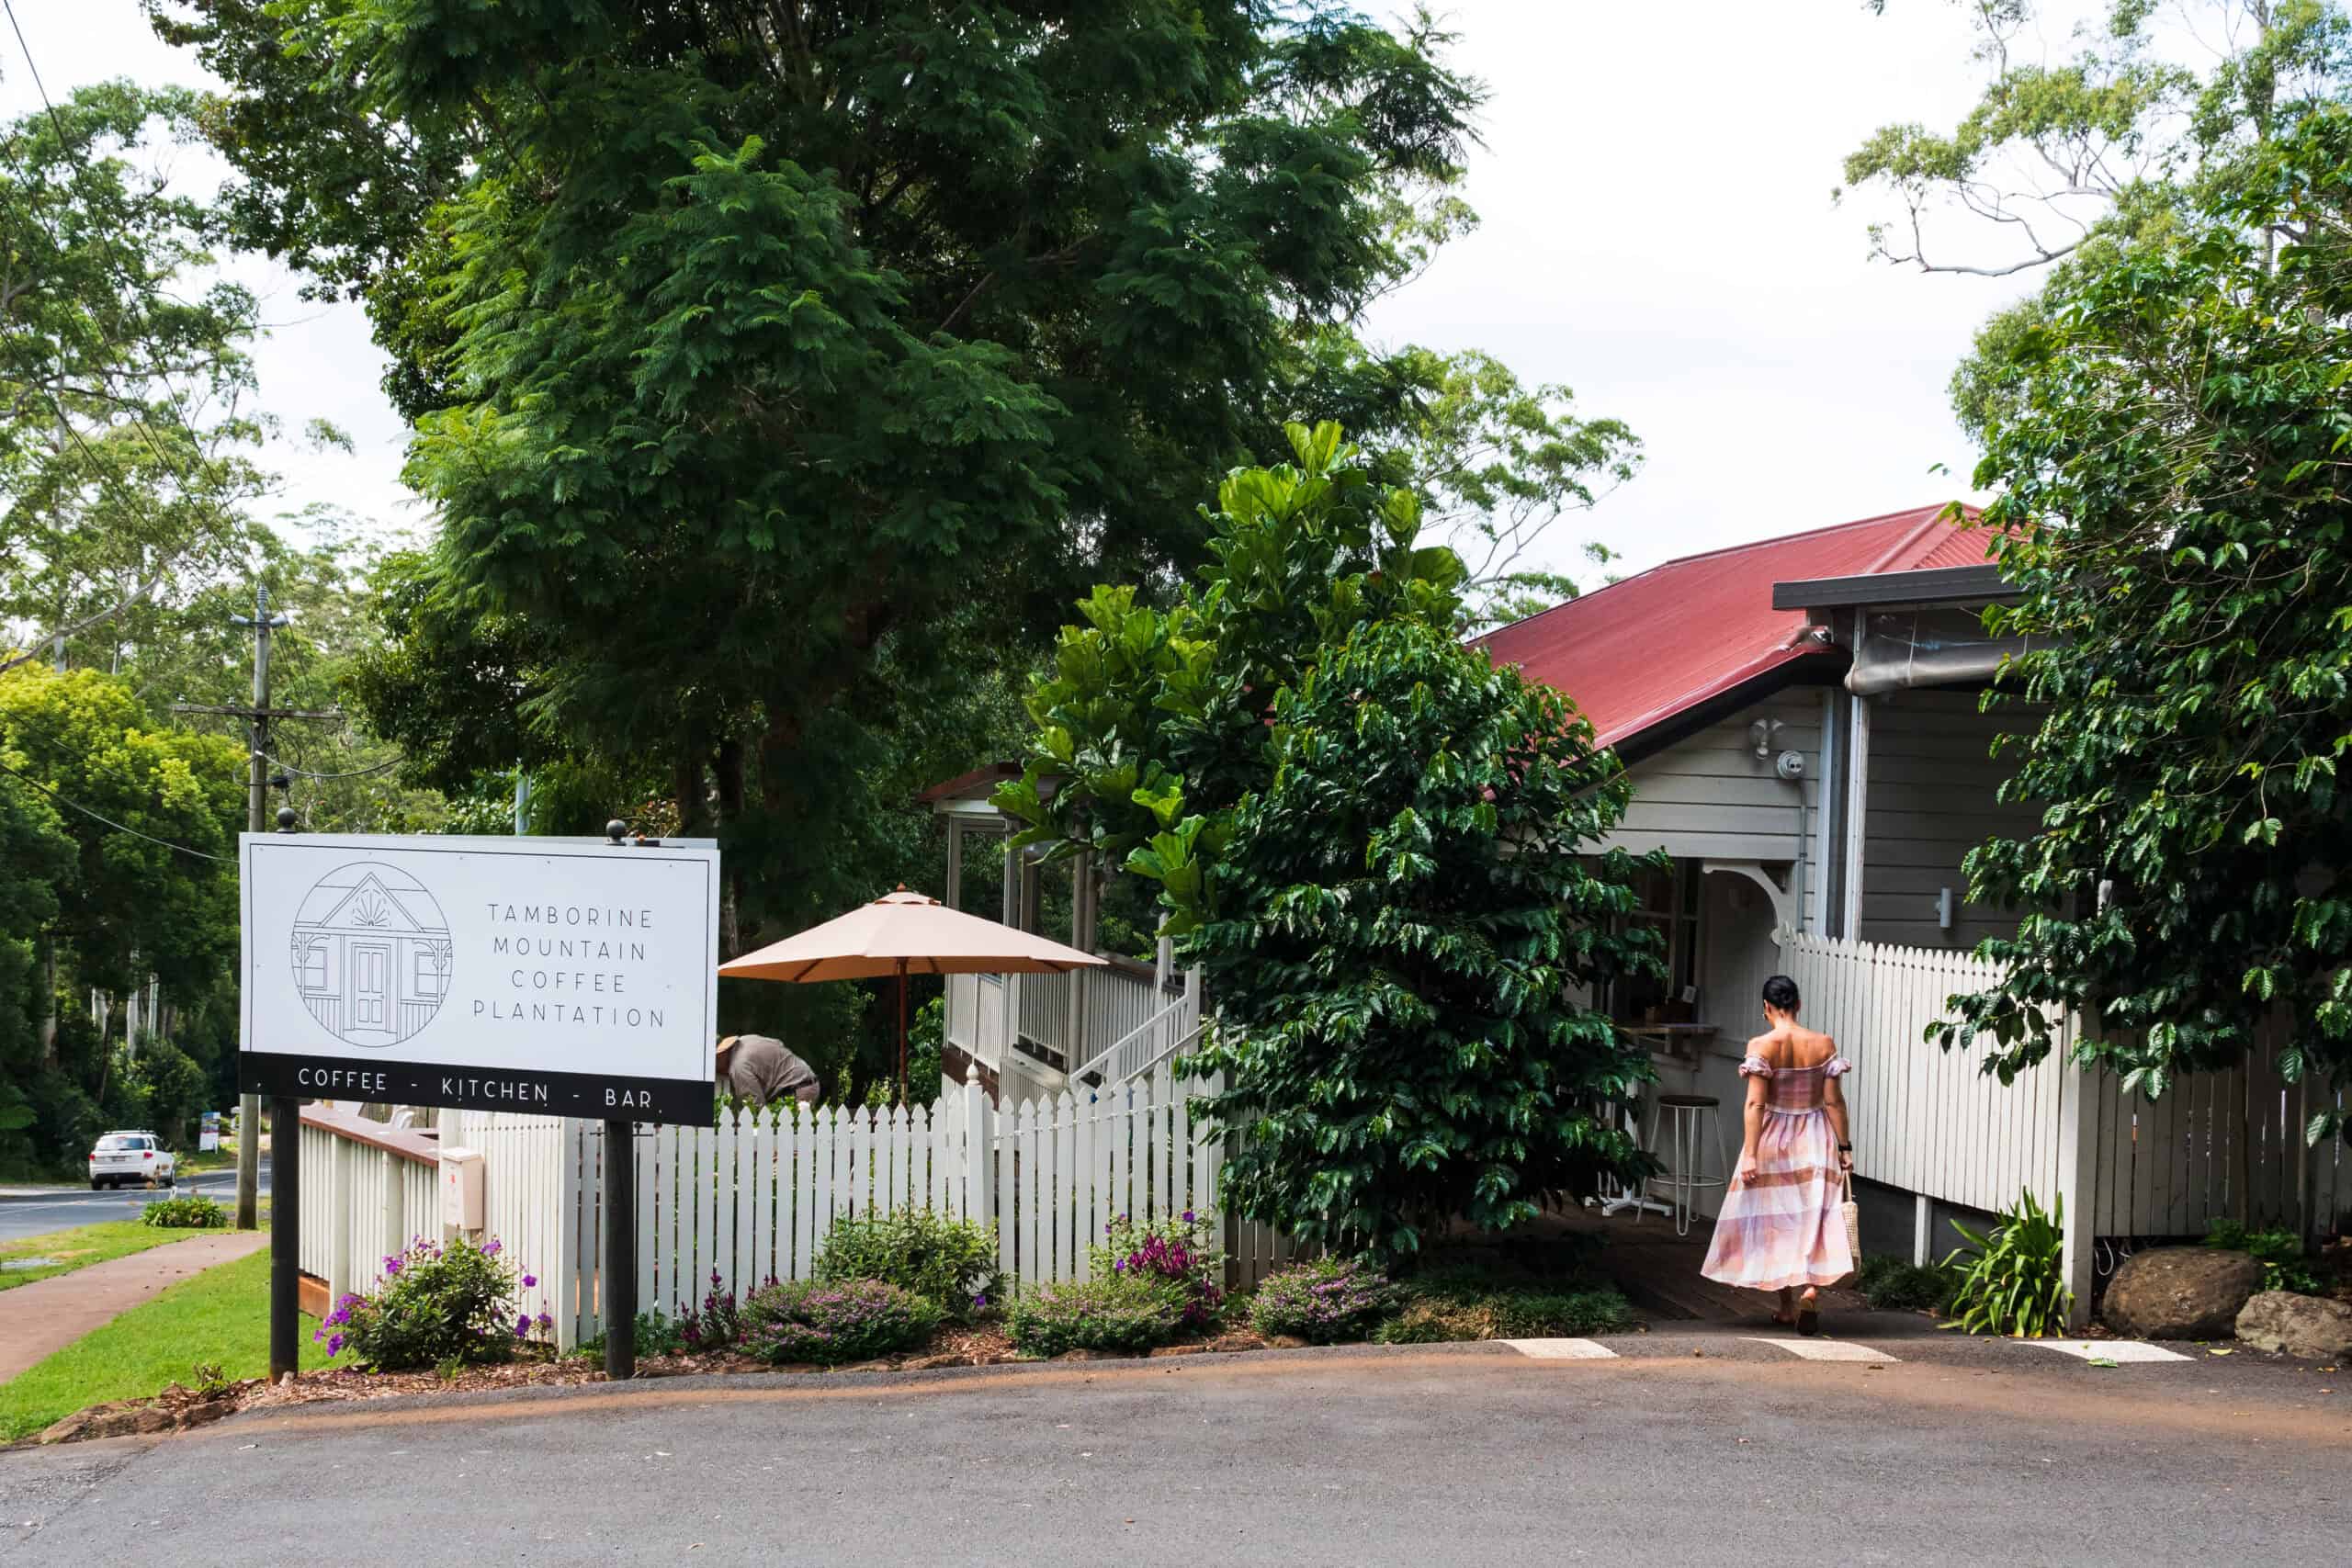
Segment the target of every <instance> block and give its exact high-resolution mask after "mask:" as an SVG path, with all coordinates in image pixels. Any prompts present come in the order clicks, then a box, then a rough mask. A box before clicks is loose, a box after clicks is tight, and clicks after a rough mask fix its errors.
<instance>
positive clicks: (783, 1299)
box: [742, 1280, 944, 1367]
mask: <svg viewBox="0 0 2352 1568" xmlns="http://www.w3.org/2000/svg"><path fill="white" fill-rule="evenodd" d="M943 1315H944V1314H943V1312H942V1309H941V1307H940V1305H939V1303H937V1302H935V1301H933V1299H932V1298H931V1297H929V1296H926V1295H923V1294H922V1293H920V1292H915V1291H910V1290H907V1289H905V1288H903V1287H902V1286H899V1285H894V1284H891V1283H890V1282H889V1281H888V1280H787V1281H786V1282H784V1283H781V1284H775V1285H763V1286H762V1287H761V1288H760V1289H758V1290H756V1291H753V1292H752V1293H751V1294H750V1295H749V1296H746V1297H745V1298H744V1299H743V1307H742V1321H743V1349H744V1351H745V1353H746V1354H749V1355H753V1356H758V1357H760V1358H762V1359H764V1360H769V1361H774V1362H776V1363H777V1364H779V1365H784V1364H787V1363H791V1362H798V1361H812V1362H815V1363H816V1364H817V1365H819V1366H822V1367H838V1366H842V1365H844V1364H846V1363H848V1362H851V1361H870V1360H872V1359H874V1358H876V1356H887V1355H889V1354H890V1353H891V1352H892V1351H895V1350H905V1349H908V1348H911V1347H913V1346H916V1345H920V1344H922V1342H923V1341H924V1340H926V1339H928V1338H930V1337H931V1336H932V1333H933V1330H934V1329H936V1328H938V1326H939V1324H940V1319H941V1318H942V1316H943Z"/></svg>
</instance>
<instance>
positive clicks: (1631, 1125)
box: [1584, 1105, 1674, 1220]
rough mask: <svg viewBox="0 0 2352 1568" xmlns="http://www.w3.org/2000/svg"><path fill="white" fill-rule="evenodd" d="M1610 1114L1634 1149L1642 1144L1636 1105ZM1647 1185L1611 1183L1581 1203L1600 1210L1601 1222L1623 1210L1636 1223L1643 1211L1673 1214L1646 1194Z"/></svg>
mask: <svg viewBox="0 0 2352 1568" xmlns="http://www.w3.org/2000/svg"><path fill="white" fill-rule="evenodd" d="M1613 1114H1614V1117H1615V1119H1616V1120H1619V1121H1621V1122H1623V1126H1624V1129H1625V1135H1626V1136H1627V1137H1629V1138H1631V1139H1633V1140H1634V1146H1635V1147H1639V1146H1640V1145H1641V1141H1642V1125H1641V1122H1640V1120H1639V1115H1640V1107H1639V1106H1638V1105H1624V1106H1621V1107H1617V1108H1615V1110H1614V1112H1613ZM1647 1185H1648V1184H1647V1183H1646V1182H1640V1181H1634V1182H1625V1181H1616V1180H1612V1181H1611V1184H1610V1186H1609V1187H1608V1189H1607V1190H1604V1191H1603V1192H1602V1193H1601V1194H1600V1196H1599V1197H1597V1198H1587V1199H1586V1200H1585V1201H1584V1202H1585V1207H1586V1208H1588V1209H1599V1210H1600V1217H1601V1218H1602V1219H1605V1220H1606V1219H1614V1218H1615V1217H1616V1216H1617V1215H1619V1214H1621V1213H1624V1211H1626V1210H1627V1209H1631V1210H1633V1211H1634V1218H1635V1219H1636V1220H1638V1219H1640V1218H1641V1217H1642V1214H1643V1213H1644V1212H1645V1211H1649V1212H1654V1213H1660V1214H1671V1213H1674V1208H1673V1205H1671V1204H1669V1203H1661V1202H1659V1201H1657V1199H1655V1198H1653V1197H1650V1196H1649V1195H1648V1193H1647V1192H1646V1191H1645V1188H1646V1187H1647Z"/></svg>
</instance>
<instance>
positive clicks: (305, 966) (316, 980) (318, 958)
mask: <svg viewBox="0 0 2352 1568" xmlns="http://www.w3.org/2000/svg"><path fill="white" fill-rule="evenodd" d="M298 973H299V975H300V979H301V983H302V989H303V990H304V991H306V992H308V993H310V994H311V995H312V996H317V995H319V994H320V993H322V992H323V991H324V990H326V988H327V942H326V938H324V937H313V938H311V940H310V941H309V942H305V943H303V944H302V953H301V964H300V969H299V971H298Z"/></svg>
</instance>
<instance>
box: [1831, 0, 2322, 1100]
mask: <svg viewBox="0 0 2352 1568" xmlns="http://www.w3.org/2000/svg"><path fill="white" fill-rule="evenodd" d="M2034 19H2035V8H2034V7H2032V6H2030V5H2027V4H2025V3H2023V0H2004V3H2002V4H1998V5H1986V6H1981V7H1980V8H1979V22H1980V27H1981V30H1982V39H1983V47H1982V49H1981V50H1980V59H1981V60H1982V61H1983V62H1985V64H1986V65H1987V66H1988V67H1989V68H1990V69H1989V76H1988V82H1987V85H1986V90H1985V96H1984V98H1983V100H1982V101H1981V103H1980V104H1979V105H1978V106H1977V107H1976V108H1975V109H1974V110H1973V112H1972V113H1971V114H1970V115H1969V116H1967V117H1966V118H1964V119H1963V120H1962V122H1961V124H1960V125H1959V126H1958V127H1956V128H1955V129H1954V130H1951V131H1950V132H1931V131H1928V130H1924V129H1922V128H1920V127H1917V126H1897V127H1891V128H1888V129H1887V130H1883V131H1882V132H1880V133H1879V134H1878V135H1877V136H1876V137H1874V138H1873V139H1872V140H1871V141H1870V142H1869V143H1868V144H1867V145H1865V146H1864V147H1863V148H1862V149H1861V150H1860V152H1857V154H1856V155H1855V157H1854V158H1853V159H1852V160H1850V161H1849V165H1848V174H1849V178H1851V179H1853V180H1856V181H1858V182H1860V183H1863V184H1867V185H1873V186H1879V187H1882V188H1884V189H1887V190H1891V191H1893V192H1894V193H1896V194H1897V195H1898V196H1899V197H1900V198H1901V200H1902V202H1903V204H1904V207H1905V209H1906V212H1907V220H1906V221H1905V222H1904V223H1903V224H1901V225H1899V226H1898V227H1897V228H1895V229H1894V230H1886V229H1882V230H1880V231H1877V243H1878V246H1879V249H1880V251H1881V254H1884V255H1886V256H1888V257H1889V258H1890V259H1894V260H1898V261H1905V262H1909V263H1911V264H1914V265H1919V266H1922V267H1925V268H1928V269H1929V270H1962V271H1995V272H2016V271H2023V270H2026V269H2028V268H2036V267H2039V268H2041V269H2043V279H2042V283H2041V288H2039V289H2038V291H2037V292H2036V293H2035V294H2033V295H2032V296H2030V298H2028V299H2026V300H2024V301H2022V302H2021V303H2020V304H2018V306H2016V307H2014V308H2012V309H2010V310H2006V311H2004V312H2002V313H2001V314H2000V315H1998V316H1996V318H1995V319H1994V320H1993V321H1991V322H1990V323H1989V324H1988V325H1987V326H1986V328H1985V331H1984V333H1982V334H1980V336H1979V338H1978V341H1977V344H1976V350H1975V353H1974V354H1973V355H1972V356H1971V357H1970V358H1969V359H1968V361H1967V362H1966V363H1965V364H1964V365H1963V366H1962V370H1961V372H1960V374H1959V375H1958V376H1957V377H1956V378H1955V379H1954V383H1953V392H1954V401H1955V405H1956V406H1957V407H1958V409H1959V411H1960V412H1961V414H1962V419H1963V421H1965V422H1966V423H1968V424H1969V425H1970V426H1971V427H1972V429H1973V430H1974V431H1975V433H1976V434H1978V435H1979V437H1980V439H1981V440H1982V441H1983V442H1984V445H1985V457H1984V459H1983V461H1982V463H1981V464H1980V466H1979V468H1978V470H1977V475H1976V478H1977V482H1978V483H1979V485H1981V486H1984V487H1986V488H1993V489H1997V490H1998V491H2000V492H2001V494H2000V499H1999V501H1998V502H1996V504H1995V505H1994V506H1993V507H1992V508H1991V509H1990V511H1989V512H1988V513H1987V514H1986V522H1987V524H1988V525H1991V526H1995V527H1998V528H2002V529H2005V530H2006V531H2007V534H2008V537H2007V539H2006V540H2003V541H2001V542H2000V545H1999V558H2000V560H2001V564H2002V567H2003V570H2004V572H2005V573H2006V574H2007V576H2008V577H2009V578H2010V579H2011V580H2012V581H2014V582H2015V584H2016V585H2017V586H2018V589H2019V590H2020V591H2021V594H2022V597H2021V598H2020V599H2019V601H2018V603H2017V604H2015V605H2014V606H2008V607H2004V608H2001V609H1998V610H1996V611H1995V612H1994V613H1993V615H1992V616H1991V619H1992V621H1993V622H1994V623H1995V624H1996V626H1998V627H2000V628H2001V629H2003V630H2007V631H2011V632H2017V633H2022V634H2025V635H2028V636H2030V637H2038V638H2040V639H2041V647H2040V648H2039V649H2037V650H2036V651H2034V652H2032V653H2030V654H2029V655H2027V656H2026V657H2025V658H2024V659H2022V660H2019V661H2018V663H2017V665H2016V666H2015V668H2014V669H2013V670H2011V671H2008V673H2007V678H2006V679H2005V680H2004V682H2002V694H2003V695H2018V694H2022V695H2023V696H2025V697H2028V698H2030V699H2032V700H2033V701H2035V702H2038V703H2040V704H2042V705H2046V708H2045V711H2044V713H2043V715H2042V716H2041V717H2040V718H2039V719H2038V720H2036V721H2034V722H2031V723H2029V724H2021V725H2020V728H2024V729H2026V730H2027V731H2028V733H2027V734H2026V736H2025V737H2024V738H2023V739H2022V744H2021V745H2019V746H2018V747H2017V748H2015V750H2014V752H2013V754H2014V755H2016V757H2017V759H2018V766H2017V773H2016V777H2015V778H2014V780H2013V781H2012V782H2011V783H2010V784H2008V785H2007V793H2008V795H2009V796H2010V798H2012V799H2016V800H2018V801H2021V802H2030V803H2035V804H2038V805H2040V806H2041V807H2043V814H2042V819H2041V830H2040V831H2039V832H2038V833H2036V834H2035V835H2033V836H2032V837H2030V838H2025V839H2017V840H1996V841H1994V842H1992V843H1989V844H1987V845H1985V846H1984V847H1983V848H1981V849H1979V850H1978V851H1976V852H1974V853H1973V854H1972V855H1971V856H1970V858H1969V862H1968V866H1969V871H1970V874H1971V879H1972V883H1973V896H1974V897H1980V898H1983V899H1985V900H1988V901H1997V902H2003V903H2007V904H2011V905H2013V906H2015V907H2017V908H2019V909H2020V910H2021V912H2022V917H2023V918H2022V919H2021V921H2020V924H2019V927H2018V933H2017V935H2016V937H2015V938H2014V939H2003V940H1998V941H1995V942H1989V943H1987V944H1986V949H1985V950H1986V951H1987V952H1988V953H1990V954H1991V955H1993V956H1995V957H1996V958H1998V959H2000V960H2001V961H2002V962H2003V963H2004V964H2005V965H2006V975H2005V979H2004V982H2003V984H2002V985H2001V986H2000V987H1997V988H1996V989H1993V990H1990V991H1986V992H1984V993H1981V994H1977V995H1972V996H1966V997H1962V998H1954V1006H1955V1017H1954V1021H1953V1022H1952V1023H1951V1024H1947V1025H1944V1026H1940V1027H1939V1031H1938V1033H1939V1036H1940V1037H1941V1038H1943V1039H1944V1040H1945V1041H1946V1042H1947V1043H1953V1042H1957V1041H1959V1040H1963V1039H1966V1038H1968V1037H1969V1036H1970V1035H1971V1034H1973V1033H1974V1032H1979V1031H1982V1032H1985V1033H1986V1034H1989V1036H1990V1037H1991V1038H1992V1039H1993V1041H1994V1042H1995V1047H1994V1049H1993V1050H1992V1051H1991V1053H1990V1054H1989V1055H1988V1060H1987V1066H1988V1067H1990V1068H1992V1069H1994V1070H1997V1071H2000V1072H2002V1073H2004V1074H2007V1073H2010V1072H2013V1071H2014V1070H2016V1068H2018V1066H2022V1065H2024V1064H2027V1063H2030V1062H2032V1061H2035V1060H2038V1059H2040V1057H2041V1055H2044V1054H2045V1053H2046V1052H2047V1051H2048V1049H2049V1048H2050V1044H2051V1042H2052V1038H2053V1032H2052V1024H2053V1021H2054V1019H2055V1018H2056V1017H2057V1016H2059V1015H2062V1014H2065V1013H2074V1014H2075V1015H2078V1016H2080V1017H2081V1018H2082V1019H2083V1020H2084V1021H2085V1022H2086V1038H2085V1040H2084V1043H2083V1055H2084V1056H2085V1057H2086V1059H2087V1060H2092V1061H2098V1062H2102V1063H2105V1064H2107V1065H2109V1066H2114V1067H2115V1068H2117V1069H2118V1070H2119V1071H2120V1072H2122V1073H2123V1074H2124V1075H2125V1078H2126V1081H2127V1083H2128V1084H2130V1085H2131V1087H2133V1088H2136V1089H2142V1090H2143V1091H2144V1092H2146V1093H2149V1094H2151V1095H2155V1094H2161V1093H2163V1092H2164V1091H2165V1089H2167V1088H2168V1087H2169V1086H2170V1084H2171V1083H2172V1081H2173V1079H2174V1078H2175V1077H2177V1075H2179V1074H2181V1073H2184V1072H2190V1071H2200V1070H2210V1069H2214V1068H2222V1067H2227V1066H2233V1065H2235V1064H2237V1063H2238V1062H2240V1061H2241V1060H2243V1058H2244V1056H2245V1053H2246V1052H2247V1051H2248V1050H2249V1049H2254V1048H2258V1045H2259V1043H2260V1041H2261V1040H2262V1039H2263V1038H2264V1036H2263V1034H2262V1031H2263V1029H2265V1028H2266V1027H2268V1026H2271V1025H2272V1024H2273V1023H2274V1021H2275V1024H2276V1026H2277V1027H2278V1029H2279V1031H2280V1032H2279V1033H2278V1036H2277V1042H2278V1044H2277V1049H2278V1064H2279V1066H2280V1067H2281V1068H2282V1070H2283V1071H2284V1073H2285V1075H2286V1076H2287V1077H2289V1078H2290V1080H2291V1079H2300V1078H2304V1077H2310V1078H2311V1079H2312V1080H2313V1081H2315V1082H2317V1083H2319V1084H2321V1085H2323V1086H2324V1087H2327V1088H2335V1087H2340V1086H2342V1085H2343V1084H2344V1083H2345V1082H2346V1079H2347V1077H2352V887H2347V886H2346V873H2347V861H2346V857H2347V851H2352V840H2347V836H2346V833H2347V829H2346V808H2345V805H2344V797H2343V795H2341V794H2340V792H2339V788H2338V784H2337V779H2336V770H2337V767H2338V765H2339V763H2340V761H2341V759H2342V757H2343V753H2344V751H2345V750H2346V747H2347V745H2352V729H2347V726H2346V713H2347V711H2352V705H2348V704H2347V693H2346V684H2345V682H2346V671H2347V668H2348V667H2352V638H2348V637H2347V622H2346V617H2345V611H2344V606H2345V605H2346V604H2347V603H2352V556H2347V554H2346V539H2345V527H2346V507H2345V493H2344V491H2343V489H2342V486H2341V484H2340V483H2339V477H2340V475H2341V473H2342V451H2343V447H2344V445H2345V442H2346V432H2347V430H2352V424H2347V409H2346V404H2345V402H2344V398H2343V390H2342V388H2343V379H2344V378H2343V376H2342V372H2341V368H2340V367H2341V366H2342V364H2343V363H2344V360H2345V355H2346V337H2345V333H2346V326H2347V323H2352V315H2347V310H2346V305H2347V297H2346V293H2345V286H2344V279H2345V277H2346V265H2347V262H2348V261H2352V250H2347V248H2346V244H2345V242H2344V238H2343V236H2344V235H2345V233H2346V190H2347V184H2346V181H2347V175H2352V156H2347V154H2352V137H2348V136H2347V134H2346V123H2347V122H2346V96H2347V95H2346V86H2347V84H2348V83H2352V26H2347V22H2346V17H2345V14H2344V12H2343V10H2342V8H2341V7H2340V6H2336V5H2334V4H2331V3H2327V0H2214V3H2211V4H2207V5H2202V6H2195V7H2191V8H2189V10H2188V19H2189V20H2190V21H2192V22H2193V23H2195V24H2196V25H2195V26H2193V27H2192V28H2188V29H2182V28H2178V27H2177V25H2176V24H2177V20H2178V18H2176V17H2170V16H2168V15H2167V14H2165V13H2163V12H2160V11H2159V10H2158V9H2157V8H2156V7H2154V6H2148V5H2145V4H2139V3H2134V0H2126V3H2122V4H2118V5H2116V6H2112V7H2111V8H2110V10H2109V14H2108V16H2107V17H2106V26H2105V27H2104V28H2102V29H2098V30H2097V31H2092V32H2086V34H2085V35H2084V37H2083V38H2082V39H2081V41H2080V47H2079V49H2078V50H2077V51H2076V53H2075V55H2074V56H2073V57H2072V58H2071V59H2067V60H2065V61H2063V62H2059V63H2056V64H2052V63H2048V62H2041V61H2036V60H2031V59H2028V58H2025V57H2024V56H2022V55H2018V56H2015V57H2013V56H2012V54H2011V52H2010V49H2009V44H2010V42H2011V40H2012V39H2015V38H2017V37H2018V36H2020V35H2021V33H2022V32H2023V31H2024V29H2026V28H2029V27H2030V26H2031V25H2032V23H2033V21H2034ZM1943 208H1950V209H1954V210H1956V211H1958V212H1960V213H1962V214H1963V215H1973V217H1975V218H1977V219H1980V220H1992V221H1991V222H1990V223H1989V224H1987V225H1985V230H1984V231H1980V233H1979V234H1977V235H1976V236H1973V241H1974V243H1977V244H1979V245H1983V244H1985V243H1988V238H1987V236H1988V235H1989V236H1992V237H1994V238H1993V239H1992V240H1991V241H1990V243H2001V242H2002V241H2004V240H2005V241H2006V243H2007V244H2008V246H2009V247H2010V248H2009V249H2008V251H2007V254H2000V253H1998V252H1991V253H1985V254H1984V258H1983V259H1980V260H1973V261H1967V262H1955V261H1954V260H1953V259H1952V257H1951V247H1952V246H1953V245H1955V244H1958V243H1969V240H1968V238H1960V239H1956V238H1955V236H1954V234H1953V232H1952V231H1949V230H1947V231H1944V232H1943V233H1942V234H1940V235H1938V234H1937V233H1936V232H1935V231H1934V229H1933V220H1934V218H1935V216H1936V214H1937V212H1938V210H1939V209H1943ZM2331 1098H2332V1097H2331V1096H2329V1095H2327V1094H2322V1095H2321V1096H2319V1097H2318V1100H2317V1102H2318V1103H2319V1104H2320V1105H2321V1106H2322V1109H2321V1110H2320V1111H2319V1112H2318V1113H2317V1114H2316V1115H2315V1116H2314V1117H2313V1119H2312V1123H2311V1125H2310V1128H2309V1133H2310V1135H2311V1136H2312V1138H2314V1139H2318V1138H2322V1137H2325V1136H2327V1135H2328V1134H2329V1133H2330V1132H2331V1130H2333V1129H2335V1128H2337V1127H2338V1126H2339V1125H2340V1122H2339V1118H2338V1116H2337V1113H2336V1112H2335V1111H2334V1110H2333V1109H2332V1108H2330V1105H2329V1102H2330V1100H2331Z"/></svg>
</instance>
